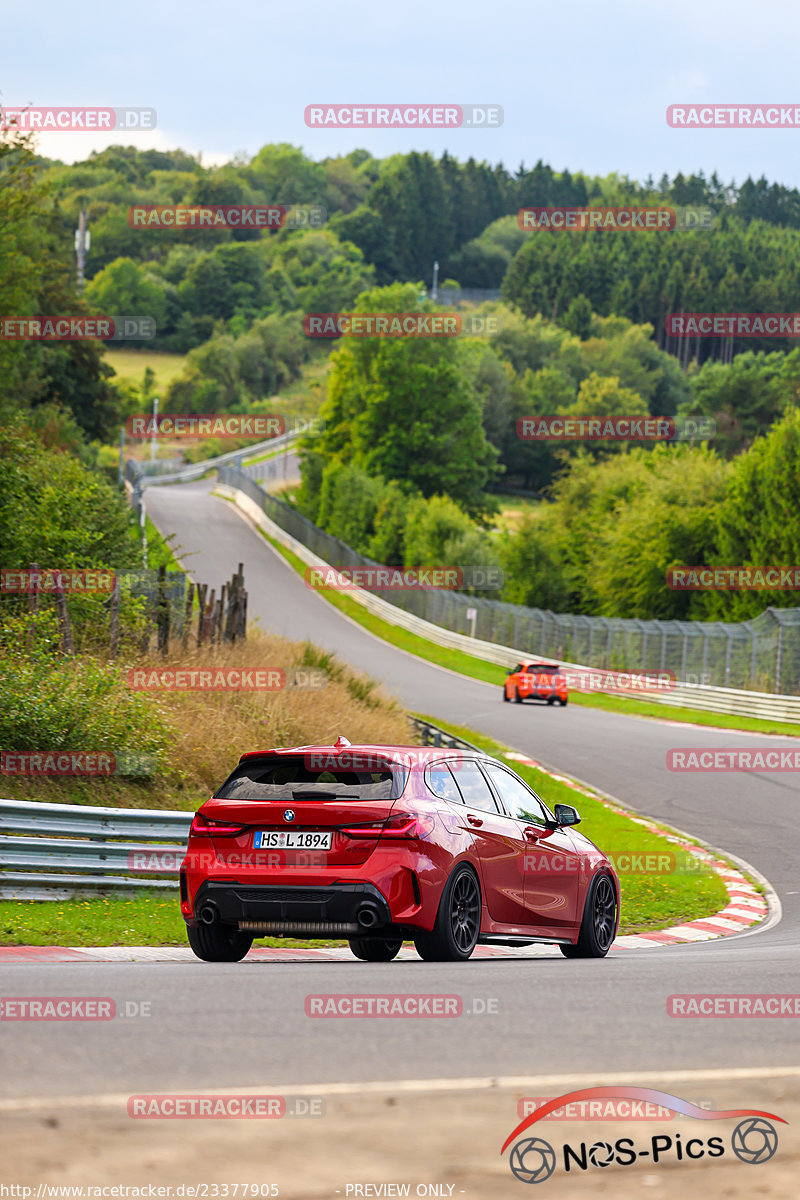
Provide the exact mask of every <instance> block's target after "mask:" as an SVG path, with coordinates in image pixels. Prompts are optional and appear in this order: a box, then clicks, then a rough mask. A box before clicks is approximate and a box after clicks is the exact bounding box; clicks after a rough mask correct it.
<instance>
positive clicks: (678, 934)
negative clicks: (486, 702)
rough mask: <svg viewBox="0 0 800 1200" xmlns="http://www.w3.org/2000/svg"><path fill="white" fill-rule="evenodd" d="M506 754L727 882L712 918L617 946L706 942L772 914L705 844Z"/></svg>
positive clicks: (633, 937) (528, 760)
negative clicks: (722, 904)
mask: <svg viewBox="0 0 800 1200" xmlns="http://www.w3.org/2000/svg"><path fill="white" fill-rule="evenodd" d="M504 757H505V758H508V759H512V760H513V761H514V762H518V763H522V764H523V766H526V767H535V768H536V770H537V771H541V772H542V773H543V774H544V775H547V776H549V778H550V779H554V780H556V781H557V782H558V783H566V784H568V785H569V786H570V787H571V788H572V790H573V791H575V792H580V794H581V795H583V796H589V797H590V799H592V800H596V801H597V802H598V804H602V805H604V806H605V807H606V808H610V809H612V810H613V811H614V812H619V813H623V814H624V815H625V816H626V817H628V818H629V819H630V820H631V821H634V822H635V823H636V824H637V825H643V826H644V828H645V829H648V830H649V831H650V832H651V833H657V834H659V836H660V837H663V838H665V839H666V840H667V841H668V842H673V843H674V844H675V845H676V846H678V847H679V848H680V849H681V850H685V851H686V853H687V854H691V855H692V856H693V857H694V858H697V859H700V860H701V861H702V862H704V863H705V864H706V865H707V866H709V867H710V868H711V870H712V871H714V872H715V873H716V874H717V875H719V877H720V879H721V880H722V882H723V883H724V884H725V887H726V889H727V892H728V903H727V904H726V905H725V907H724V908H721V909H720V910H719V912H715V913H712V915H711V916H708V917H701V918H700V919H699V920H697V921H686V922H685V923H684V924H683V925H671V926H670V927H669V928H668V929H656V930H653V932H652V933H631V934H627V935H626V936H625V937H618V938H617V939H616V941H615V942H614V949H617V948H620V949H623V950H633V949H642V948H644V947H646V946H669V945H674V944H675V943H678V942H706V941H710V940H711V939H712V938H719V937H730V936H731V934H734V933H741V932H742V930H744V929H746V928H748V926H750V925H755V924H757V923H758V922H759V921H763V920H764V918H765V917H766V916H767V915H768V913H769V907H768V905H767V901H766V899H765V898H764V896H762V895H761V893H760V892H758V891H757V890H756V889H755V887H754V886H753V885H752V884H751V883H748V881H747V879H746V878H745V877H744V875H743V874H742V873H741V871H737V870H736V868H735V867H732V866H731V865H730V863H727V862H724V861H723V860H722V859H719V858H716V857H715V856H714V855H713V854H711V853H709V851H708V850H704V849H703V848H702V846H696V845H694V843H692V842H687V841H684V840H683V839H682V838H681V837H679V836H677V835H675V834H670V833H667V832H665V830H663V829H662V828H660V826H658V825H656V824H655V823H654V822H653V821H648V820H647V819H646V818H645V817H635V816H633V814H632V813H631V812H630V811H629V810H628V809H625V808H621V807H619V806H618V805H616V804H612V803H611V802H610V801H609V800H607V799H606V798H605V797H604V796H599V795H598V794H597V792H593V791H592V790H591V788H587V787H584V785H583V784H580V783H577V782H576V781H575V780H574V779H568V778H567V776H566V775H556V774H555V772H553V771H551V770H549V769H548V768H547V767H545V766H543V765H542V764H541V763H539V762H536V761H535V760H534V759H532V758H527V757H526V755H524V754H512V753H509V752H507V753H506V754H505V756H504Z"/></svg>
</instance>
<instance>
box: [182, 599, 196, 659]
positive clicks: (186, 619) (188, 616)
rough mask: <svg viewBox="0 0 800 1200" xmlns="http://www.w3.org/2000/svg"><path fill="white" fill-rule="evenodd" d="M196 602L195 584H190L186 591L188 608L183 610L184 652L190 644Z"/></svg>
mask: <svg viewBox="0 0 800 1200" xmlns="http://www.w3.org/2000/svg"><path fill="white" fill-rule="evenodd" d="M193 602H194V584H193V583H190V584H189V586H188V588H187V590H186V606H185V608H184V610H183V630H182V633H181V645H182V646H183V648H184V650H185V649H186V647H187V645H188V644H189V626H190V625H191V623H192V604H193Z"/></svg>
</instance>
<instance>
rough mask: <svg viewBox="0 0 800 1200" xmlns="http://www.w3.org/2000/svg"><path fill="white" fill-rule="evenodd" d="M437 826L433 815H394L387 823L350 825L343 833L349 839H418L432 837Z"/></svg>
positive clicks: (374, 822) (366, 822) (376, 822)
mask: <svg viewBox="0 0 800 1200" xmlns="http://www.w3.org/2000/svg"><path fill="white" fill-rule="evenodd" d="M435 825H436V818H435V817H434V815H433V813H407V812H406V813H393V814H392V816H391V817H389V818H388V820H386V821H362V822H360V823H359V824H357V825H348V826H347V827H346V828H345V829H343V830H342V833H346V834H348V836H349V837H354V838H367V837H373V838H374V837H378V836H380V837H384V838H416V839H418V840H423V839H424V838H427V837H430V835H431V834H432V833H433V830H434V826H435Z"/></svg>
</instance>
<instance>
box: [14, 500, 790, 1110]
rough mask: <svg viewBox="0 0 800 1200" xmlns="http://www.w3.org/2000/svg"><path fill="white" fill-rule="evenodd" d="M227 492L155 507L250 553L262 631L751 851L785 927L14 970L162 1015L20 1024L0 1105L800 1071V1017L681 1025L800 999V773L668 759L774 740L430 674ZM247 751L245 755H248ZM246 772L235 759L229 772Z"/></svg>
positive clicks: (183, 551) (188, 559)
mask: <svg viewBox="0 0 800 1200" xmlns="http://www.w3.org/2000/svg"><path fill="white" fill-rule="evenodd" d="M210 488H211V485H210V484H209V483H208V482H203V483H199V484H187V485H181V486H173V487H160V488H159V487H155V488H151V489H149V490H148V491H147V493H146V506H147V510H148V514H149V515H150V517H151V519H152V520H153V521H154V522H155V524H156V525H157V526H158V528H159V529H160V530H161V532H162V533H163V534H166V535H169V534H172V533H174V534H176V535H177V536H176V540H175V542H174V543H173V546H174V548H175V549H176V552H177V554H178V557H179V558H180V559H181V561H182V562H183V564H184V566H186V567H187V569H188V570H190V571H191V573H192V574H193V575H194V576H195V577H196V578H199V579H201V580H203V581H204V582H207V583H209V584H210V585H211V586H212V587H217V588H219V587H220V585H221V584H222V583H223V581H224V580H225V579H227V578H229V576H230V574H231V571H232V570H233V569H235V567H236V564H237V563H238V562H240V561H241V562H244V563H245V575H246V581H247V587H248V592H249V616H250V617H251V618H260V621H261V624H262V625H263V627H264V628H269V629H273V630H275V631H276V632H277V633H279V634H281V635H284V636H286V637H289V638H294V639H298V640H299V639H304V638H311V639H313V640H314V641H315V642H317V643H318V644H320V645H322V646H325V647H326V648H329V649H333V650H335V651H336V652H337V653H338V654H339V655H340V657H341V658H343V659H345V660H347V661H348V662H350V663H351V664H353V665H354V666H356V667H358V668H361V669H363V670H364V671H368V672H370V673H371V674H372V675H374V676H376V677H378V678H379V679H381V680H383V681H384V682H385V684H386V686H387V688H388V689H389V690H391V691H393V692H395V693H396V694H397V696H398V697H399V698H400V700H401V701H402V702H403V703H404V704H405V705H406V706H407V707H408V708H410V709H413V710H416V711H420V712H425V713H428V714H430V715H432V716H433V718H434V719H435V718H436V717H440V718H441V719H447V720H450V721H455V722H458V723H461V724H465V725H469V726H472V727H473V728H475V729H480V730H483V731H485V732H486V733H488V734H491V735H494V736H496V737H497V738H498V739H502V740H503V741H504V742H506V743H507V744H509V745H511V746H513V747H515V748H516V749H518V750H519V751H522V752H524V753H526V754H530V755H531V756H532V757H534V758H536V759H538V760H540V761H542V762H544V763H545V764H547V765H549V766H551V767H553V768H556V769H557V770H561V771H563V772H565V773H567V774H571V775H573V776H575V777H577V778H580V779H582V780H585V781H587V782H588V783H590V784H591V785H593V786H596V787H598V788H600V789H602V790H604V791H605V792H607V793H609V794H611V795H612V796H615V797H617V798H619V799H620V800H621V801H623V802H624V803H625V804H627V805H629V806H630V807H631V808H634V809H636V810H637V811H639V812H641V813H643V814H648V815H651V816H653V817H655V818H658V819H661V820H664V821H666V822H669V823H670V824H673V825H675V826H677V827H678V828H681V829H683V830H686V831H687V832H689V833H691V834H693V835H695V836H698V837H700V838H702V839H704V840H705V841H707V842H709V843H711V844H712V845H715V846H718V847H720V848H721V849H723V850H725V851H727V852H729V853H731V854H733V855H735V856H738V857H740V858H742V859H744V860H745V861H746V862H747V863H748V864H750V865H751V866H752V867H753V868H755V870H756V871H758V872H760V873H761V874H762V875H763V876H765V877H766V879H767V880H768V881H769V883H770V884H771V885H772V887H773V888H774V889H775V893H776V894H777V898H778V900H779V904H778V903H777V902H773V907H774V910H775V913H776V914H779V912H780V909H781V908H782V912H783V916H782V919H781V920H779V921H778V920H777V919H775V918H774V917H773V918H772V919H771V920H770V921H768V922H767V923H766V926H765V927H764V928H763V931H756V932H751V933H744V934H741V935H737V936H734V937H729V938H724V939H721V940H717V941H713V942H707V943H703V944H696V945H685V946H684V945H681V946H674V947H665V948H661V947H656V946H655V945H654V946H653V947H652V948H648V949H644V950H630V949H624V950H623V949H617V950H616V951H615V950H612V952H611V954H610V955H609V956H608V958H607V959H605V960H603V961H599V962H595V961H589V962H580V961H574V962H568V961H567V960H565V959H563V958H562V957H561V955H560V954H556V955H555V956H554V955H553V954H552V953H551V952H549V950H548V951H545V952H544V953H542V954H536V955H534V956H530V955H528V956H523V955H520V957H518V958H508V959H504V960H500V959H495V960H482V961H478V960H473V961H472V962H469V963H465V964H433V963H423V962H421V961H418V960H416V959H414V960H405V961H402V960H398V961H396V962H394V963H390V964H367V963H360V962H356V961H355V960H353V961H336V962H323V961H320V962H291V961H287V962H263V961H261V962H259V961H255V960H251V961H249V962H248V961H247V960H245V962H244V963H242V964H238V965H234V966H227V965H222V964H214V965H212V964H202V963H199V962H179V963H176V962H162V963H159V962H147V963H140V962H137V963H114V964H103V963H80V964H74V965H58V966H46V965H34V964H31V965H27V964H26V965H17V966H12V965H9V966H7V967H6V968H5V978H6V989H5V991H6V994H12V995H13V994H16V995H23V994H24V995H28V996H30V995H55V994H57V995H95V996H97V995H102V996H110V997H113V998H114V999H115V1000H116V1001H117V1004H118V1006H119V1005H121V1004H122V1005H124V1002H125V1001H126V1000H128V1001H140V1000H148V1001H150V1002H151V1012H152V1015H151V1016H150V1017H149V1018H146V1019H145V1018H142V1017H132V1018H130V1019H128V1020H127V1022H126V1020H125V1019H122V1018H118V1019H116V1020H114V1021H110V1022H108V1023H107V1024H105V1025H96V1026H95V1028H94V1032H93V1036H92V1038H91V1039H87V1038H86V1037H85V1035H84V1033H83V1032H82V1030H81V1026H80V1024H75V1025H72V1026H69V1027H66V1026H64V1025H63V1024H61V1025H59V1024H53V1023H49V1022H34V1023H24V1022H23V1023H20V1024H17V1025H16V1026H9V1025H7V1024H4V1026H3V1028H2V1032H0V1038H2V1042H3V1052H4V1053H3V1059H4V1071H3V1073H2V1076H1V1077H0V1096H3V1097H12V1096H19V1095H27V1096H34V1095H36V1096H42V1097H47V1096H58V1095H67V1094H75V1093H76V1092H78V1091H81V1092H88V1093H105V1092H110V1091H114V1090H118V1091H120V1092H122V1091H126V1092H131V1091H137V1090H141V1091H145V1090H147V1091H158V1090H176V1089H177V1090H181V1089H198V1090H199V1089H204V1090H208V1089H209V1088H220V1087H226V1086H235V1085H239V1086H246V1085H250V1086H255V1085H260V1084H263V1083H264V1082H268V1083H269V1084H270V1085H275V1086H281V1085H284V1086H288V1085H291V1084H293V1083H294V1084H297V1085H299V1084H303V1083H314V1082H320V1083H324V1082H327V1081H330V1082H340V1083H344V1082H349V1081H364V1080H375V1081H379V1080H386V1079H392V1080H399V1079H408V1080H420V1079H462V1078H463V1079H467V1078H471V1079H474V1078H477V1077H482V1076H519V1075H522V1074H530V1075H533V1074H536V1075H539V1074H547V1073H550V1074H554V1073H562V1074H565V1073H573V1074H578V1073H580V1072H591V1073H595V1074H597V1073H603V1074H604V1075H605V1076H606V1077H607V1078H608V1079H619V1078H620V1077H621V1076H622V1075H623V1074H625V1073H628V1074H630V1073H632V1072H640V1073H641V1072H647V1073H649V1074H650V1075H651V1077H652V1078H653V1079H656V1078H657V1077H658V1076H659V1073H665V1072H669V1071H676V1070H679V1069H686V1070H687V1071H690V1070H692V1069H693V1068H703V1069H708V1068H728V1067H733V1066H736V1067H750V1068H766V1069H767V1071H768V1070H769V1068H773V1067H774V1068H778V1067H781V1068H789V1067H791V1066H792V1065H795V1064H800V1051H799V1050H798V1039H797V1035H796V1026H795V1022H794V1021H792V1020H757V1019H739V1020H737V1021H735V1022H734V1023H733V1024H731V1023H729V1022H727V1021H724V1020H719V1019H710V1020H706V1019H695V1020H691V1019H686V1020H676V1019H674V1018H670V1017H668V1016H667V1013H666V1000H667V997H668V996H669V995H671V994H673V993H689V992H714V993H731V992H736V993H755V992H761V993H763V992H770V993H781V994H787V993H791V992H793V991H795V990H797V989H796V982H797V965H796V964H797V943H798V923H799V922H800V905H799V904H798V893H799V891H800V884H798V883H797V870H796V863H797V860H798V852H799V851H800V828H799V827H798V820H797V796H798V791H797V784H796V781H795V780H794V779H793V777H792V776H791V775H790V774H789V773H783V774H780V773H772V774H744V773H740V772H730V773H725V774H685V775H680V774H675V773H672V772H670V771H668V770H667V768H666V765H665V756H666V752H667V750H668V749H669V748H670V747H674V746H711V747H714V746H718V747H729V746H744V745H747V746H754V745H756V744H763V743H765V742H766V741H767V739H765V738H763V737H761V736H760V735H758V736H756V735H750V734H740V733H734V732H729V731H725V732H723V731H719V730H703V729H701V728H696V727H691V726H679V725H677V724H673V723H671V722H669V721H668V720H664V721H654V720H645V719H639V718H635V717H624V716H620V715H616V714H609V713H603V712H600V711H597V710H592V709H588V708H582V707H579V706H577V705H570V706H569V707H568V708H566V709H561V708H548V707H547V706H540V705H525V706H522V707H520V706H516V705H503V704H502V701H501V696H500V689H499V688H497V687H491V686H489V685H485V684H481V683H478V682H474V681H471V680H468V679H464V678H462V677H460V676H456V675H454V674H452V673H450V672H447V671H443V670H441V669H439V668H436V667H433V666H429V665H427V664H426V663H424V662H422V661H420V660H419V659H416V658H414V657H412V656H409V655H407V654H404V653H402V652H400V651H397V650H395V649H393V648H392V647H390V646H388V645H385V644H384V643H382V642H380V641H378V640H377V639H375V638H373V637H372V636H370V635H369V634H367V633H365V632H364V631H363V630H361V629H360V628H359V627H358V626H356V625H355V624H354V623H352V622H351V621H349V620H348V619H347V618H345V617H343V616H342V615H341V614H340V613H338V612H337V611H336V610H335V609H333V608H332V607H331V606H330V605H328V604H327V603H326V602H325V601H324V600H322V599H320V598H319V597H318V596H317V595H316V594H314V593H313V592H312V591H310V590H309V589H307V588H306V587H305V585H304V584H303V581H302V580H301V579H300V578H299V577H298V576H297V575H296V574H295V573H294V572H293V571H292V570H291V569H290V568H289V567H288V565H287V564H286V563H285V562H284V561H283V560H282V559H281V558H280V557H279V556H278V555H277V554H276V553H275V552H274V551H273V550H272V549H271V547H270V546H269V545H268V543H266V542H265V541H264V539H263V538H262V537H261V535H260V534H258V533H256V532H255V531H254V530H253V529H252V528H251V527H250V526H249V525H248V524H247V523H246V522H245V521H244V520H243V519H242V518H241V516H239V515H238V514H237V512H236V511H235V510H234V508H233V506H232V505H231V504H229V503H227V502H225V501H222V500H220V499H218V498H215V497H212V496H211V495H210ZM341 732H342V733H343V734H344V735H345V736H347V735H348V733H349V731H348V730H347V729H342V731H341ZM769 744H770V745H771V746H781V745H791V744H792V743H791V742H790V741H788V740H787V739H777V738H776V739H769ZM240 749H242V748H240V747H232V748H231V761H233V759H234V758H235V756H236V755H237V754H238V753H239V752H240ZM229 766H230V763H223V764H220V775H222V774H223V773H224V772H225V771H226V770H227V769H228V767H229ZM234 981H235V983H234ZM329 992H369V993H376V992H378V993H382V992H392V993H398V992H399V993H409V992H414V993H416V992H422V993H431V992H437V993H448V994H457V995H460V996H461V997H462V999H463V1004H464V1008H465V1010H466V1009H468V1008H472V1009H473V1010H474V1009H481V1008H483V1009H485V1008H486V1007H487V1006H488V1007H493V1008H494V1009H495V1011H494V1012H491V1011H490V1012H486V1011H482V1012H477V1011H473V1012H472V1013H471V1014H467V1013H466V1012H465V1015H463V1016H461V1017H459V1018H457V1019H455V1020H451V1021H448V1020H447V1019H442V1020H418V1021H415V1022H413V1030H412V1033H411V1035H410V1034H409V1022H407V1021H399V1022H397V1021H386V1020H366V1021H358V1022H348V1021H344V1022H342V1021H331V1020H317V1021H316V1023H315V1022H314V1019H313V1018H309V1017H307V1016H306V1015H305V1011H304V999H305V997H306V996H307V995H309V994H312V993H313V994H319V993H329ZM490 1001H491V1002H492V1003H491V1005H489V1004H488V1002H490ZM476 1002H478V1003H476ZM211 1014H214V1015H213V1017H211ZM10 1031H13V1032H10ZM209 1051H211V1052H209ZM656 1086H658V1085H657V1084H656ZM695 1091H696V1094H698V1095H699V1094H700V1092H699V1091H697V1089H695ZM706 1092H708V1087H706Z"/></svg>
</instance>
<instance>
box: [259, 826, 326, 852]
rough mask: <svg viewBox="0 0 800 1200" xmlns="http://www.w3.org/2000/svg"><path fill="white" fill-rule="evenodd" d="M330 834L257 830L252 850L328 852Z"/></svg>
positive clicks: (305, 831) (290, 830)
mask: <svg viewBox="0 0 800 1200" xmlns="http://www.w3.org/2000/svg"><path fill="white" fill-rule="evenodd" d="M332 838H333V834H332V833H314V832H312V831H307V830H303V829H278V830H274V831H267V830H260V829H259V830H257V831H256V832H255V833H254V834H253V849H254V850H330V848H331V841H332Z"/></svg>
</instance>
